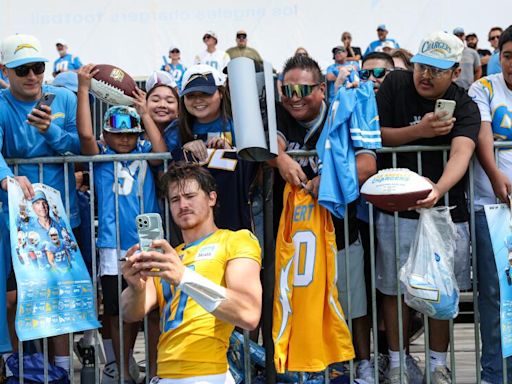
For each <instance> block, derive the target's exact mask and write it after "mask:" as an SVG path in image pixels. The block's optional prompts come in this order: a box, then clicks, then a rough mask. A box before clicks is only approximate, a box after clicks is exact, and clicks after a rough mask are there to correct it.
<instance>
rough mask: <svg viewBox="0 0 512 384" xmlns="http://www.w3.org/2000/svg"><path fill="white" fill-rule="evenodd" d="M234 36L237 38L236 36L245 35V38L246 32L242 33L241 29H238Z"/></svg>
mask: <svg viewBox="0 0 512 384" xmlns="http://www.w3.org/2000/svg"><path fill="white" fill-rule="evenodd" d="M236 35H237V36H238V35H245V36H247V32H246V31H244V30H243V29H240V30H239V31H236Z"/></svg>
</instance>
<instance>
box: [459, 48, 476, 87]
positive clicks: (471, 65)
mask: <svg viewBox="0 0 512 384" xmlns="http://www.w3.org/2000/svg"><path fill="white" fill-rule="evenodd" d="M479 66H480V55H479V54H478V52H477V51H475V50H474V49H472V48H468V47H464V50H463V51H462V59H461V61H460V68H461V72H460V76H459V78H458V79H457V80H456V81H455V84H457V85H458V86H459V87H462V88H464V89H468V88H469V86H470V85H471V84H473V82H474V81H475V69H476V68H478V67H479Z"/></svg>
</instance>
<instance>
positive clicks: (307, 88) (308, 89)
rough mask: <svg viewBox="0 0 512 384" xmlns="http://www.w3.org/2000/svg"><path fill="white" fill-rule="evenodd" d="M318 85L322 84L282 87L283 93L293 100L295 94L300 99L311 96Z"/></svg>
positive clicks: (287, 85)
mask: <svg viewBox="0 0 512 384" xmlns="http://www.w3.org/2000/svg"><path fill="white" fill-rule="evenodd" d="M318 85H320V84H319V83H317V84H286V85H282V86H281V91H282V92H283V95H285V96H286V97H288V98H292V97H293V94H294V93H295V94H297V97H298V98H302V97H306V96H309V95H311V93H313V90H314V89H315V87H316V86H318Z"/></svg>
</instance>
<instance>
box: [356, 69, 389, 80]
mask: <svg viewBox="0 0 512 384" xmlns="http://www.w3.org/2000/svg"><path fill="white" fill-rule="evenodd" d="M388 71H389V69H387V68H373V69H361V70H360V71H359V77H360V78H361V80H368V79H369V78H370V76H372V75H373V77H375V78H376V79H382V78H383V77H384V76H386V73H387V72H388Z"/></svg>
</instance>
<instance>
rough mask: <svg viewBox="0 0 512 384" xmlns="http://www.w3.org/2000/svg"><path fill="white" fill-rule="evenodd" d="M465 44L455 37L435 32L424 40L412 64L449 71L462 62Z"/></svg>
mask: <svg viewBox="0 0 512 384" xmlns="http://www.w3.org/2000/svg"><path fill="white" fill-rule="evenodd" d="M463 49H464V44H463V43H462V41H461V40H460V39H459V38H458V37H456V36H455V35H451V34H449V33H446V32H433V33H431V34H429V35H428V36H427V37H425V38H424V39H423V41H422V42H421V44H420V47H419V49H418V53H417V54H415V55H414V56H413V57H412V59H411V62H412V63H418V64H426V65H430V66H432V67H436V68H440V69H449V68H451V67H453V66H454V64H457V63H459V62H460V60H461V58H462V51H463Z"/></svg>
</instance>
